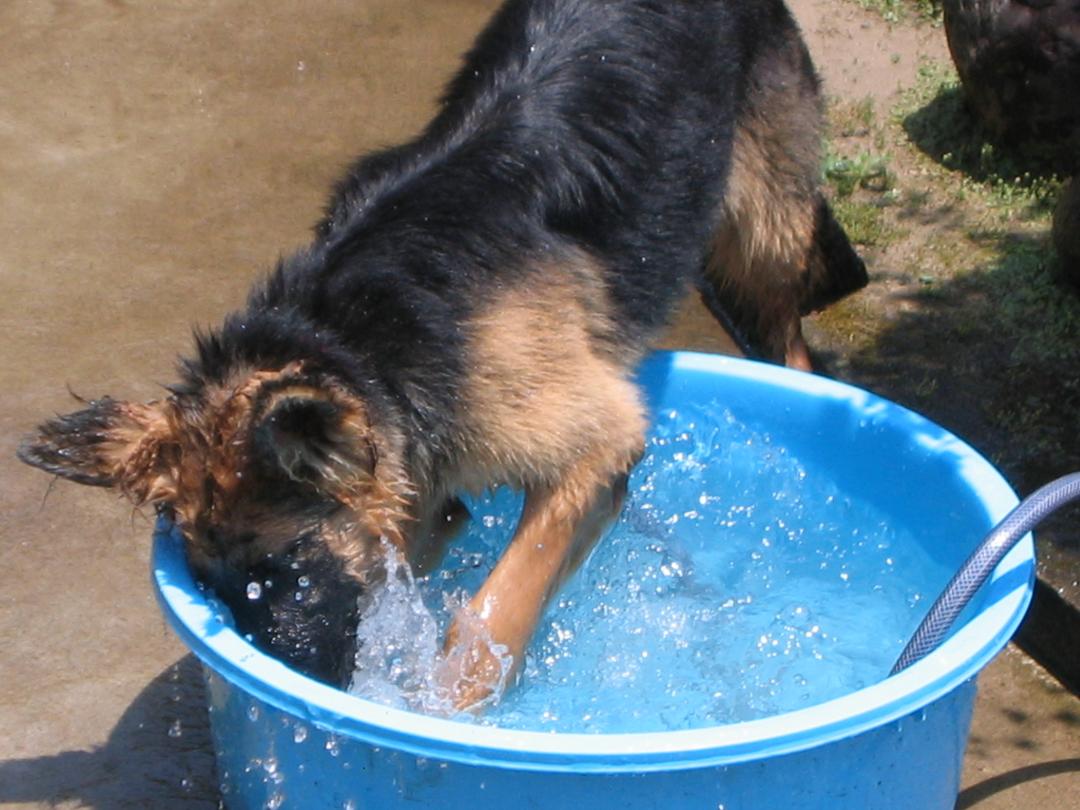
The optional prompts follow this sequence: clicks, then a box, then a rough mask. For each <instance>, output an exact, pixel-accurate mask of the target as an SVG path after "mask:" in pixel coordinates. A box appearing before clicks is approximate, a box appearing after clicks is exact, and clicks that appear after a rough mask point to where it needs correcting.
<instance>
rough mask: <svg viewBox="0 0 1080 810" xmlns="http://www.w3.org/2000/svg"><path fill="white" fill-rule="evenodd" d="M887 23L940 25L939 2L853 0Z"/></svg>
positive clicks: (918, 0)
mask: <svg viewBox="0 0 1080 810" xmlns="http://www.w3.org/2000/svg"><path fill="white" fill-rule="evenodd" d="M855 2H856V3H857V4H858V5H859V6H860V7H862V8H864V9H866V10H868V11H873V12H874V13H875V14H878V15H879V16H880V17H881V18H882V19H884V20H885V21H886V22H889V23H899V22H929V23H932V24H934V25H940V24H941V0H855Z"/></svg>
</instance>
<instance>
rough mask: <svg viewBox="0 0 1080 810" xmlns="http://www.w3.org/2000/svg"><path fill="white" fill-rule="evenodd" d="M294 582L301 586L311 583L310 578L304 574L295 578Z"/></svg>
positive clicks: (304, 586)
mask: <svg viewBox="0 0 1080 810" xmlns="http://www.w3.org/2000/svg"><path fill="white" fill-rule="evenodd" d="M296 584H297V585H299V586H300V587H301V588H306V587H308V586H309V585H310V584H311V578H310V577H308V576H306V575H301V576H300V577H298V578H297V580H296Z"/></svg>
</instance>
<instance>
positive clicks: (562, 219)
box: [319, 0, 818, 344]
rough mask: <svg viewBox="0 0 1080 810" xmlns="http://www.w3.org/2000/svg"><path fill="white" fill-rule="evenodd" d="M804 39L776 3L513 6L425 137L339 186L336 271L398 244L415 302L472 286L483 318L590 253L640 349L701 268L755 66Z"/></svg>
mask: <svg viewBox="0 0 1080 810" xmlns="http://www.w3.org/2000/svg"><path fill="white" fill-rule="evenodd" d="M793 40H794V41H795V42H797V32H796V30H795V27H794V24H793V22H792V20H791V18H790V16H789V15H788V13H787V10H786V8H785V7H784V6H783V4H782V3H780V2H772V1H771V0H766V2H760V1H759V0H741V1H740V2H730V1H727V2H695V1H693V0H685V1H683V0H680V1H679V2H668V3H657V2H645V1H643V0H623V1H622V2H611V1H610V0H584V2H583V1H582V0H531V1H530V2H511V3H509V4H507V5H506V6H504V7H503V8H502V10H501V11H500V12H499V14H498V15H497V16H496V17H495V19H494V20H492V22H491V23H490V24H489V26H488V27H487V29H486V30H485V31H484V33H483V34H482V35H481V36H480V38H479V40H478V41H477V44H476V46H475V47H474V49H473V50H472V52H471V53H470V54H469V55H468V57H467V59H466V62H465V65H464V68H463V69H462V71H461V72H460V73H459V74H458V76H457V78H456V79H455V80H454V82H453V83H452V84H451V85H450V87H449V89H448V91H447V93H446V95H445V98H444V101H443V103H442V107H441V111H440V114H439V115H438V116H437V117H436V119H435V120H434V121H433V122H432V124H431V125H430V126H429V127H428V128H427V130H426V131H425V132H424V133H423V135H421V137H419V138H418V139H416V140H415V141H413V142H411V143H409V144H406V145H404V146H400V147H396V148H394V149H391V150H388V151H386V152H382V153H379V154H376V155H373V156H370V157H367V158H365V159H363V160H361V161H360V162H359V163H358V164H357V165H356V166H354V167H353V169H352V170H351V171H350V172H349V174H348V176H347V177H346V178H345V180H344V181H343V182H342V184H341V185H340V186H339V188H338V191H337V194H336V195H335V198H334V199H333V201H332V203H331V205H330V207H329V209H328V214H327V217H326V219H325V220H324V222H323V223H322V224H321V225H320V227H319V232H320V234H321V236H322V238H323V240H324V243H323V244H324V246H325V249H326V250H327V251H329V253H330V254H332V258H329V260H328V261H327V262H326V267H327V268H331V267H332V268H339V267H340V266H341V265H342V264H345V263H349V261H350V258H351V257H350V251H351V250H356V251H359V252H364V251H372V250H377V249H378V248H376V247H375V245H373V244H371V242H372V240H373V239H374V240H379V241H381V242H383V243H384V246H383V248H382V249H384V250H385V249H386V245H389V244H391V243H392V244H393V246H394V250H393V253H394V254H396V255H397V256H399V257H400V260H401V261H402V262H403V263H404V264H405V265H406V266H407V267H408V268H410V273H411V274H412V276H413V277H414V278H415V279H416V280H417V282H418V283H419V284H420V285H421V286H429V285H430V284H432V283H447V284H463V285H472V286H473V289H472V290H471V291H470V295H471V300H472V301H473V302H475V301H476V300H477V299H483V297H484V295H485V293H486V291H488V290H490V288H491V285H492V283H493V282H494V281H496V280H497V279H498V278H500V277H502V276H504V275H506V274H512V273H514V272H516V271H519V270H521V269H522V268H523V266H527V265H528V264H529V262H528V261H523V259H525V258H526V257H529V256H532V257H535V259H536V260H547V258H549V257H550V256H552V255H555V254H556V253H557V252H558V251H559V250H560V249H565V248H567V247H574V248H577V249H583V250H585V251H587V252H588V253H589V255H590V256H592V257H594V258H595V259H596V260H597V261H598V262H599V264H600V265H601V266H602V267H603V269H604V282H605V284H606V285H607V287H608V292H609V294H610V297H611V302H612V305H613V307H614V311H613V317H614V320H615V322H616V323H617V325H618V329H619V338H620V342H621V343H624V344H625V343H626V342H630V343H633V344H637V343H639V342H640V341H641V340H642V339H646V338H648V337H651V335H652V334H653V333H654V331H655V329H656V328H657V327H658V326H660V325H661V324H662V323H663V322H664V321H665V319H666V316H667V313H668V312H669V309H670V305H671V303H672V302H673V301H674V299H675V298H676V297H677V296H679V295H680V294H681V293H683V292H684V290H685V288H686V285H687V284H688V283H690V282H693V281H696V280H697V279H698V278H699V274H700V272H701V271H702V269H703V267H704V265H705V260H706V257H707V255H708V254H709V252H710V250H711V247H712V246H711V240H712V236H713V234H714V232H715V231H716V229H717V226H718V220H719V217H720V212H721V206H722V201H723V193H724V184H725V178H726V177H727V175H728V172H729V169H730V165H731V159H732V144H733V141H734V139H735V131H736V126H737V123H738V119H739V116H740V115H741V112H742V111H743V110H744V109H746V108H747V99H746V95H747V93H748V92H752V83H751V80H752V78H753V77H752V75H751V73H750V68H751V66H753V65H755V64H761V63H764V62H765V61H767V57H765V58H763V56H762V54H765V53H767V52H769V51H770V50H772V51H779V50H781V49H787V48H788V47H789V43H790V42H791V41H793ZM805 69H806V75H805V76H804V77H802V79H803V84H804V85H809V88H810V93H811V95H812V94H813V92H814V91H815V90H816V80H815V79H814V77H813V74H812V71H811V70H810V67H809V62H808V61H807V62H806V65H805ZM809 101H810V102H811V104H813V103H814V101H813V99H812V98H811V99H809ZM799 123H800V124H805V123H806V122H805V121H800V122H799ZM814 123H815V122H814V121H811V122H810V124H811V125H812V126H813V125H814ZM817 137H818V135H817V131H816V129H815V130H814V131H812V132H811V133H809V136H808V139H809V140H810V141H811V142H812V143H814V147H813V149H814V151H815V153H816V149H817V143H816V141H815V139H816V138H817ZM814 171H816V166H815V167H814ZM478 237H479V238H478ZM433 244H434V245H437V246H438V250H437V252H435V253H433V252H432V251H430V250H429V248H430V247H431V246H432V245H433ZM403 254H405V255H403ZM324 272H326V270H324ZM333 272H339V271H337V270H336V269H335V270H334V271H333ZM433 276H435V277H438V279H439V281H438V282H435V281H434V279H433V278H432V277H433Z"/></svg>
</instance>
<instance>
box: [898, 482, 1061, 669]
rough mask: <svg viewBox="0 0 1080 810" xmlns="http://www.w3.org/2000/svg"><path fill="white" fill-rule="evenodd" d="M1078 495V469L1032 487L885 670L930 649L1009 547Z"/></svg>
mask: <svg viewBox="0 0 1080 810" xmlns="http://www.w3.org/2000/svg"><path fill="white" fill-rule="evenodd" d="M1078 497H1080V473H1071V474H1070V475H1066V476H1062V477H1061V478H1058V479H1057V480H1056V481H1051V482H1050V483H1049V484H1047V485H1046V486H1044V487H1041V488H1039V489H1037V490H1035V492H1033V493H1032V494H1031V495H1029V496H1028V497H1026V498H1025V499H1024V500H1023V501H1021V502H1020V504H1019V505H1018V506H1017V507H1016V508H1015V509H1013V510H1012V511H1011V512H1010V513H1009V514H1008V515H1006V516H1005V519H1004V520H1002V521H1001V522H1000V523H999V524H998V525H997V526H995V527H994V528H993V529H991V530H990V533H989V534H988V535H986V537H985V539H984V540H983V541H982V543H980V544H979V547H978V548H977V549H975V553H974V554H972V555H971V556H970V557H968V559H967V562H965V563H964V564H963V565H962V566H961V567H960V570H959V571H957V572H956V576H954V577H953V578H952V580H951V581H950V582H949V584H948V585H947V586H946V587H945V590H944V591H942V593H941V596H939V597H938V598H937V601H936V602H934V605H933V607H931V608H930V612H929V613H927V614H926V618H925V619H923V620H922V624H920V625H919V629H918V630H916V631H915V635H913V636H912V637H911V641H909V642H908V644H907V646H906V647H905V648H904V651H903V652H902V653H900V657H899V658H898V659H897V660H896V663H895V664H894V665H893V668H892V671H891V672H890V673H889V674H890V675H895V674H896V673H898V672H901V671H902V670H905V669H907V668H908V667H909V666H911V665H912V664H914V663H915V662H916V661H918V660H920V659H922V658H923V657H924V656H925V655H928V654H929V653H931V652H933V650H935V649H936V648H937V646H938V645H939V644H940V643H941V642H942V640H943V639H944V638H945V634H946V633H948V632H949V628H950V627H952V625H953V622H955V621H956V617H957V616H959V615H960V612H961V611H962V610H963V609H964V607H966V606H967V603H968V602H970V601H971V598H972V597H973V596H974V595H975V592H976V591H978V590H979V588H980V587H982V584H983V583H984V582H986V580H987V579H988V578H989V576H990V574H991V573H992V572H993V570H994V568H995V567H996V566H997V564H998V563H999V562H1001V560H1002V558H1003V557H1004V556H1005V555H1006V554H1007V553H1008V552H1009V549H1011V548H1012V547H1013V546H1014V545H1016V543H1017V542H1018V541H1019V540H1020V538H1021V537H1023V536H1024V535H1025V534H1027V533H1028V532H1030V531H1031V530H1032V529H1034V528H1035V527H1036V526H1037V525H1038V524H1039V523H1041V522H1042V521H1043V519H1044V518H1046V517H1048V516H1049V515H1051V514H1053V513H1054V512H1056V511H1057V510H1058V509H1060V508H1061V507H1062V506H1064V505H1065V504H1066V503H1068V502H1069V501H1071V500H1074V499H1075V498H1078Z"/></svg>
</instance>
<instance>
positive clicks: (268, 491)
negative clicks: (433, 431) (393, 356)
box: [19, 363, 409, 685]
mask: <svg viewBox="0 0 1080 810" xmlns="http://www.w3.org/2000/svg"><path fill="white" fill-rule="evenodd" d="M84 404H85V406H86V407H84V408H83V409H81V410H79V411H76V412H74V413H71V414H68V415H65V416H59V417H57V418H55V419H52V420H50V421H48V422H46V423H44V424H43V425H41V426H40V427H39V429H38V432H37V434H36V435H35V436H33V437H32V438H31V439H29V440H28V441H27V442H25V443H24V444H23V445H22V447H21V448H20V449H19V456H20V458H22V460H23V461H26V462H27V463H29V464H32V465H34V466H36V467H40V468H41V469H43V470H46V471H48V472H51V473H55V474H57V475H60V476H62V477H64V478H68V479H70V480H72V481H77V482H79V483H82V484H89V485H94V486H102V487H110V488H113V489H115V490H118V491H119V492H121V493H123V494H124V495H126V496H127V497H129V498H130V499H131V500H132V501H133V502H134V503H136V504H153V505H155V506H157V507H158V508H159V509H162V510H165V511H166V512H167V513H168V514H170V515H171V516H172V517H173V519H174V520H175V522H176V524H177V526H178V527H179V528H180V530H181V531H182V532H183V535H184V538H185V542H186V548H187V555H188V560H189V562H190V564H191V565H192V568H193V569H194V571H195V573H196V575H197V577H198V578H199V579H200V580H201V581H203V582H204V583H206V584H208V585H210V586H211V587H212V588H213V589H214V591H215V592H216V594H217V595H218V597H219V598H220V599H221V600H222V601H223V602H224V603H225V604H226V605H227V606H228V607H229V608H230V610H231V611H232V613H233V616H234V619H235V622H236V626H237V630H238V631H239V632H241V633H244V634H248V635H250V636H251V637H252V638H253V639H254V641H255V642H256V643H257V644H259V646H261V647H262V648H264V649H266V650H267V651H268V652H270V653H271V654H273V655H276V656H278V657H279V658H282V659H284V660H285V661H287V662H288V663H290V664H292V665H293V666H295V667H296V668H298V669H300V670H301V671H303V672H306V673H307V674H310V675H312V676H314V677H317V678H320V679H321V680H324V681H327V682H330V683H334V684H337V685H341V684H343V683H344V682H345V680H346V679H347V677H348V673H349V670H350V668H351V664H352V646H353V643H352V639H353V638H354V636H355V628H356V620H357V611H358V608H357V600H358V598H359V597H360V596H361V595H362V593H363V591H364V589H365V588H366V587H367V586H369V585H371V584H373V581H374V580H375V579H376V578H377V577H378V576H379V575H380V574H381V572H382V570H383V568H382V566H381V565H380V559H381V557H382V555H383V546H382V544H384V543H386V542H394V543H401V542H403V539H402V533H403V524H404V521H405V520H406V514H405V507H406V503H407V500H408V498H409V491H408V485H407V484H406V483H405V480H404V477H403V476H402V474H401V466H400V463H399V459H400V458H401V453H400V443H399V442H398V441H397V440H396V439H395V436H394V435H393V434H392V433H388V432H387V430H386V429H382V428H380V429H376V428H375V427H373V425H372V419H371V417H370V414H369V412H368V408H367V406H366V404H365V402H364V401H363V400H362V399H361V398H359V397H357V396H355V395H354V394H352V393H351V392H349V391H348V390H347V389H346V388H345V387H344V386H342V385H340V384H338V383H337V382H336V381H335V380H334V379H333V378H331V377H327V376H324V375H320V374H317V373H311V372H308V371H306V370H305V369H304V367H303V365H302V364H300V363H292V364H289V365H287V366H285V367H284V368H280V369H277V370H274V371H265V370H263V371H249V372H244V373H242V374H237V375H233V376H232V378H231V379H230V381H229V382H228V383H221V384H207V385H203V386H200V387H198V388H197V389H194V390H184V391H179V392H177V393H176V394H174V395H173V396H171V397H169V398H167V399H162V400H160V401H156V402H150V403H132V402H120V401H116V400H113V399H109V398H104V399H99V400H95V401H92V402H87V403H84Z"/></svg>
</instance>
